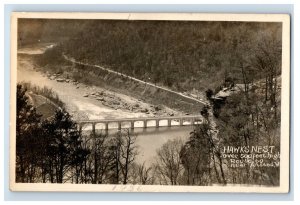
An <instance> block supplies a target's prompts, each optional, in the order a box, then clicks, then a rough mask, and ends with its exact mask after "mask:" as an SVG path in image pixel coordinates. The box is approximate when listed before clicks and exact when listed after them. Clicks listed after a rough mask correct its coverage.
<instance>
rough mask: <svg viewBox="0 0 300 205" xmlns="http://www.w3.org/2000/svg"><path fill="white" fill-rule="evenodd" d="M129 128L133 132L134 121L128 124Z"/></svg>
mask: <svg viewBox="0 0 300 205" xmlns="http://www.w3.org/2000/svg"><path fill="white" fill-rule="evenodd" d="M130 128H131V129H132V130H133V129H134V121H131V122H130Z"/></svg>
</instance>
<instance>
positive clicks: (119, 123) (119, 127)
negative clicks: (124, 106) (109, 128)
mask: <svg viewBox="0 0 300 205" xmlns="http://www.w3.org/2000/svg"><path fill="white" fill-rule="evenodd" d="M121 128H122V125H121V122H120V121H119V122H118V130H121Z"/></svg>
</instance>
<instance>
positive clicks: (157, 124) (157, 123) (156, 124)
mask: <svg viewBox="0 0 300 205" xmlns="http://www.w3.org/2000/svg"><path fill="white" fill-rule="evenodd" d="M155 127H156V128H158V127H159V120H155Z"/></svg>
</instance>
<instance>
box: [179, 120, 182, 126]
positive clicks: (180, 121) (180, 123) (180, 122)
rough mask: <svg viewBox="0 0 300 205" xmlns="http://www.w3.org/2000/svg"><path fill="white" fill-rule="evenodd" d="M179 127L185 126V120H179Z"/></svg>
mask: <svg viewBox="0 0 300 205" xmlns="http://www.w3.org/2000/svg"><path fill="white" fill-rule="evenodd" d="M179 125H180V126H183V119H182V118H180V119H179Z"/></svg>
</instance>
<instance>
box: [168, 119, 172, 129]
mask: <svg viewBox="0 0 300 205" xmlns="http://www.w3.org/2000/svg"><path fill="white" fill-rule="evenodd" d="M171 121H172V120H171V119H168V127H171Z"/></svg>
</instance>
